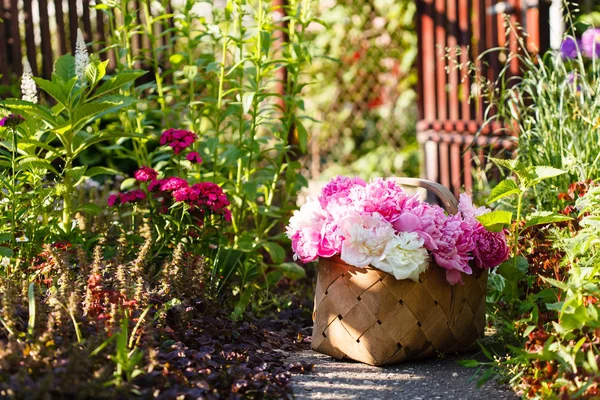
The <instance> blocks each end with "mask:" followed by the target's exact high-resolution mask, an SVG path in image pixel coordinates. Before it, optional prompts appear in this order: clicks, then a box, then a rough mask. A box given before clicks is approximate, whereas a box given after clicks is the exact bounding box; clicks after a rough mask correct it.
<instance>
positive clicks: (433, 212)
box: [393, 203, 448, 251]
mask: <svg viewBox="0 0 600 400" xmlns="http://www.w3.org/2000/svg"><path fill="white" fill-rule="evenodd" d="M447 218H448V217H447V216H446V213H445V212H444V209H442V208H441V207H439V206H432V205H430V204H427V203H420V204H419V205H417V206H416V207H414V208H408V209H405V210H404V212H403V213H402V214H400V215H399V216H398V217H397V218H396V220H395V221H394V223H393V225H394V228H395V229H396V230H397V231H398V232H416V233H418V234H419V236H420V237H421V239H423V240H424V242H425V247H426V248H427V249H428V250H430V251H433V250H437V249H438V247H439V246H438V241H440V240H441V238H442V231H441V228H442V226H443V225H444V224H445V223H446V220H447Z"/></svg>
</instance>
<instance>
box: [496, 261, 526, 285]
mask: <svg viewBox="0 0 600 400" xmlns="http://www.w3.org/2000/svg"><path fill="white" fill-rule="evenodd" d="M527 271H529V263H528V262H527V259H526V258H525V257H523V256H518V257H517V260H516V263H515V260H514V258H513V257H511V258H509V259H508V260H506V261H504V262H503V263H502V264H500V266H499V267H498V269H497V270H496V273H498V274H500V275H502V276H503V277H504V279H506V280H507V281H509V282H517V281H518V280H519V279H521V278H523V277H524V276H525V275H527Z"/></svg>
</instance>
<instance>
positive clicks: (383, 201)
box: [348, 178, 418, 222]
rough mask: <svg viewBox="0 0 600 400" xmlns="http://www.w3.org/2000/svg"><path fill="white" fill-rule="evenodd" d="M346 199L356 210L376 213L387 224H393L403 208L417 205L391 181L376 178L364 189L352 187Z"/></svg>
mask: <svg viewBox="0 0 600 400" xmlns="http://www.w3.org/2000/svg"><path fill="white" fill-rule="evenodd" d="M348 197H349V198H350V199H351V200H352V203H353V204H354V205H355V206H356V208H357V209H358V210H361V211H362V212H365V213H371V214H372V213H378V214H379V215H381V216H382V217H383V218H385V220H386V221H388V222H394V221H395V220H396V219H397V218H398V217H399V216H400V215H401V214H402V212H403V211H404V210H405V208H406V209H408V208H411V207H413V206H416V204H418V203H416V202H415V201H413V199H411V196H409V195H408V194H406V193H405V192H404V190H403V189H402V186H400V185H399V184H398V183H397V182H396V181H395V180H393V179H389V180H385V179H381V178H378V179H375V180H374V181H373V182H371V183H369V184H368V185H367V186H366V187H364V188H363V187H360V186H359V187H354V188H352V189H351V190H350V193H349V195H348Z"/></svg>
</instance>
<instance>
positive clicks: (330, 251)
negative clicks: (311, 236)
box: [317, 221, 344, 257]
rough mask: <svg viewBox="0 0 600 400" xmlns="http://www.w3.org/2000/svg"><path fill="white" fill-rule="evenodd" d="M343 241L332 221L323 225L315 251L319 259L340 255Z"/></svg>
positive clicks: (337, 227)
mask: <svg viewBox="0 0 600 400" xmlns="http://www.w3.org/2000/svg"><path fill="white" fill-rule="evenodd" d="M343 241H344V237H343V236H342V233H341V229H340V228H339V226H338V225H337V223H335V222H333V221H332V222H328V223H324V224H323V226H322V227H321V238H320V240H319V248H318V249H317V253H318V254H319V257H332V256H334V255H336V254H339V253H341V251H342V242H343Z"/></svg>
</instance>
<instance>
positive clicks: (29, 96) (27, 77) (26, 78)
mask: <svg viewBox="0 0 600 400" xmlns="http://www.w3.org/2000/svg"><path fill="white" fill-rule="evenodd" d="M21 98H22V99H23V100H25V101H30V102H32V103H37V102H38V96H37V86H36V84H35V81H34V80H33V72H32V71H31V65H29V61H27V60H25V61H24V62H23V76H22V77H21Z"/></svg>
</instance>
